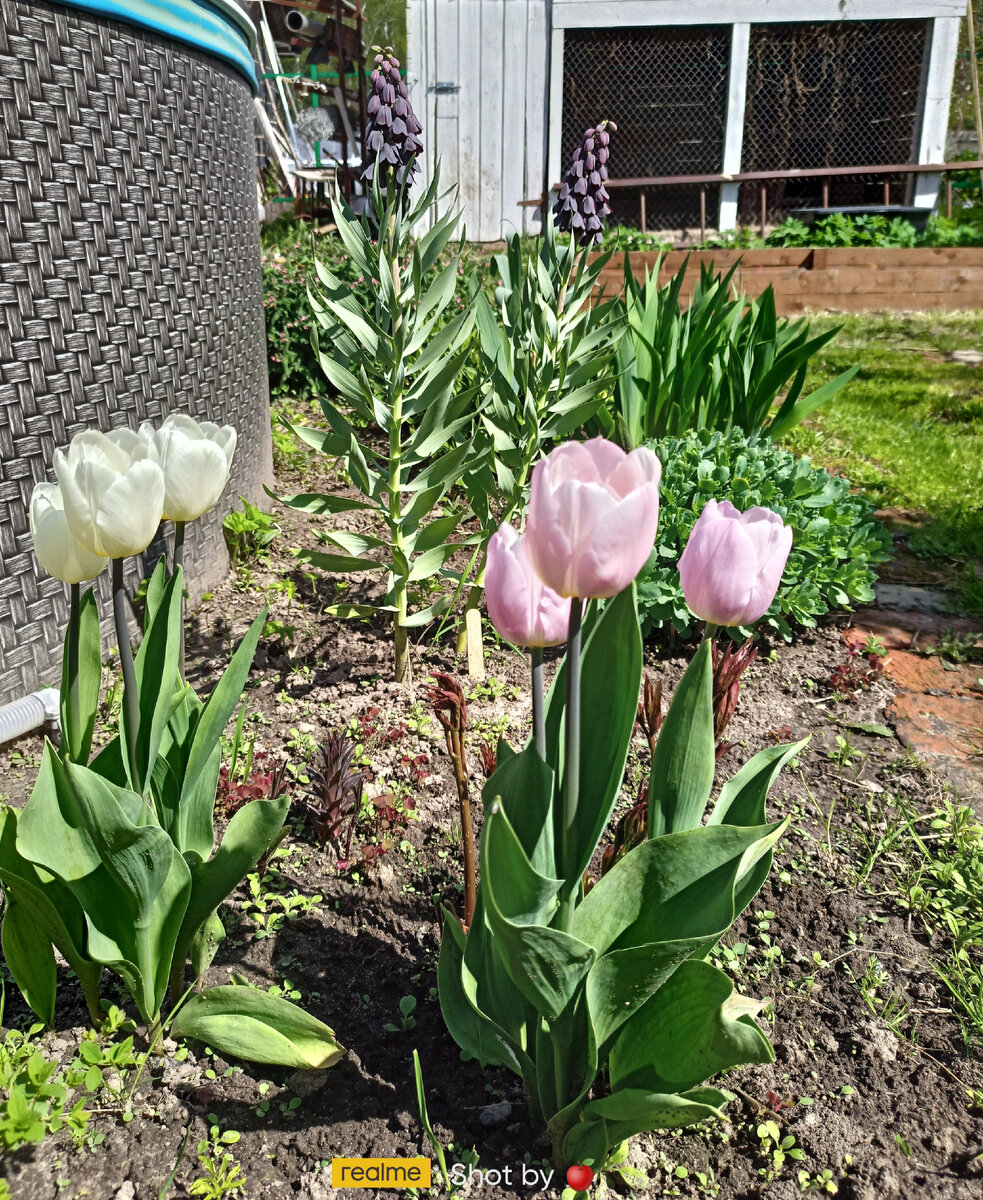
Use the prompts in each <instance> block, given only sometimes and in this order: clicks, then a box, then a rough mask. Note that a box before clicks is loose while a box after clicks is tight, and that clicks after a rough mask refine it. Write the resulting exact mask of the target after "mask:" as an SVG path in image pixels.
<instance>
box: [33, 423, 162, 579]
mask: <svg viewBox="0 0 983 1200" xmlns="http://www.w3.org/2000/svg"><path fill="white" fill-rule="evenodd" d="M149 453H150V449H149V446H148V445H147V442H146V440H145V439H144V438H143V437H141V436H140V435H139V434H137V433H134V432H133V431H132V430H130V429H121V430H116V431H114V432H113V433H112V434H104V433H97V432H96V431H94V430H88V431H86V432H85V433H80V434H79V435H78V436H77V437H75V438H73V439H72V443H71V445H70V446H69V448H68V451H67V453H66V452H65V451H63V450H56V451H55V474H56V475H57V476H58V483H59V485H60V486H61V494H62V499H63V501H64V505H65V517H66V519H67V521H68V527H69V529H70V530H71V531H72V536H73V537H74V538H75V539H76V541H78V542H79V543H81V545H82V546H84V547H85V549H86V550H88V551H90V552H91V553H93V554H99V555H101V556H102V557H103V558H125V557H127V556H128V555H130V554H141V553H142V552H143V551H144V550H146V548H147V547H148V546H149V545H150V543H151V541H152V540H153V537H154V534H155V533H156V532H157V527H158V526H159V525H160V521H161V516H162V515H163V511H164V473H163V471H161V469H160V467H159V466H158V465H157V464H156V463H155V462H153V461H152V460H151V459H150V458H149V457H148V455H149Z"/></svg>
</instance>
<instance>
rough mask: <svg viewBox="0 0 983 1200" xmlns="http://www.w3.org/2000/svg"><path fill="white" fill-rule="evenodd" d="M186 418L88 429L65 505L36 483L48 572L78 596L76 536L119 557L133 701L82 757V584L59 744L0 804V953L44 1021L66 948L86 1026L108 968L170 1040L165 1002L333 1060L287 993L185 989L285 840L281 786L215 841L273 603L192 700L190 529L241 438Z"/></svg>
mask: <svg viewBox="0 0 983 1200" xmlns="http://www.w3.org/2000/svg"><path fill="white" fill-rule="evenodd" d="M188 421H189V418H182V419H181V421H180V422H173V421H172V423H171V425H169V426H166V427H165V428H164V429H163V430H162V431H158V432H157V434H156V435H154V434H153V432H152V431H149V430H145V431H141V434H140V435H138V434H132V433H129V431H124V432H122V433H121V434H119V435H117V436H116V437H104V436H103V435H99V434H95V433H89V432H87V433H84V434H81V435H79V437H78V438H77V439H76V440H75V441H74V442H73V444H72V446H71V447H70V449H69V452H68V454H67V455H59V457H58V458H57V460H56V466H57V470H58V475H59V480H60V485H61V490H60V492H59V495H58V503H52V497H51V492H50V488H49V487H48V485H40V490H39V493H38V496H37V506H38V512H37V519H36V520H35V521H34V522H33V526H34V529H35V539H36V545H37V548H38V553H39V557H40V558H41V559H42V562H43V563H44V565H45V566H46V567H47V569H48V570H49V571H50V572H52V573H53V574H55V575H56V576H58V577H61V578H63V579H65V580H66V582H69V583H71V584H72V585H73V589H77V587H78V583H77V582H76V578H77V576H78V575H79V574H80V573H83V574H85V575H86V576H87V577H90V576H91V574H94V573H95V571H94V568H95V566H96V564H95V562H94V561H92V560H91V559H86V558H85V557H84V556H83V555H82V554H81V553H80V552H79V550H78V549H77V547H76V545H75V543H76V542H77V543H78V544H79V545H81V547H82V549H83V550H84V551H87V552H88V553H89V554H93V555H96V556H98V557H99V558H100V559H102V561H103V562H105V560H106V558H108V557H110V556H111V557H112V570H113V585H114V586H113V601H114V611H115V616H116V628H117V631H118V634H119V650H120V658H121V661H122V666H123V680H124V684H123V689H124V690H123V706H122V713H121V719H120V726H121V729H120V733H119V735H118V736H116V737H113V738H112V739H111V740H110V741H109V742H108V743H107V744H106V745H105V746H103V747H102V749H100V750H99V752H98V753H97V754H96V755H95V757H92V758H91V759H90V755H91V741H92V731H93V728H94V725H95V717H96V712H97V710H98V704H99V683H100V677H101V672H102V656H101V645H100V637H99V620H98V611H97V605H96V601H95V596H94V593H93V592H92V591H91V590H90V591H88V592H87V593H86V595H85V596H84V597H83V598H82V599H81V600H78V601H77V602H76V597H75V595H74V593H73V604H72V610H71V614H70V619H69V626H68V631H67V634H66V653H65V670H64V676H63V683H62V713H63V719H64V735H63V740H62V745H61V748H60V750H56V749H55V747H54V746H53V745H52V744H51V743H50V742H47V743H46V744H45V748H44V752H43V756H42V761H41V769H40V772H39V775H38V779H37V782H36V783H35V786H34V789H33V791H32V793H31V797H30V799H29V800H28V802H27V804H26V805H25V807H24V809H23V811H22V812H20V813H19V814H18V813H16V812H15V811H14V810H12V809H5V810H3V811H2V812H0V885H2V887H3V892H4V897H5V900H6V905H5V910H4V920H3V928H2V943H3V951H4V957H5V959H6V962H7V966H8V967H9V969H10V972H11V974H12V975H13V977H14V980H15V982H16V983H17V985H18V987H19V988H20V990H21V992H22V993H23V995H24V998H25V1000H26V1001H27V1003H28V1004H29V1005H30V1007H31V1008H32V1009H33V1010H34V1012H35V1013H37V1015H38V1016H39V1017H40V1018H41V1020H43V1021H44V1022H45V1023H50V1022H51V1020H52V1018H53V1014H54V1006H55V996H56V985H57V976H56V969H55V957H54V950H55V949H57V950H58V951H59V952H60V953H61V955H62V956H63V957H64V959H65V960H66V962H67V963H68V964H69V966H70V967H71V968H72V969H73V970H74V971H75V973H76V975H77V977H78V980H79V982H80V984H81V986H82V990H83V993H84V995H85V999H86V1003H87V1006H88V1009H89V1014H90V1016H91V1018H92V1020H93V1022H95V1023H98V1022H100V1021H101V1012H100V1005H99V986H100V980H101V977H102V973H103V970H104V969H106V968H108V969H109V970H110V971H112V972H113V973H114V974H116V975H118V976H119V977H120V979H121V980H122V981H123V983H124V985H125V986H126V988H127V990H128V991H129V993H130V995H131V996H132V998H133V1001H134V1003H135V1005H136V1007H137V1009H138V1011H139V1013H140V1016H141V1018H142V1019H143V1021H144V1022H145V1024H146V1026H147V1029H148V1034H149V1036H151V1037H156V1036H158V1035H159V1033H160V1031H161V1028H162V1021H163V1018H164V1009H165V1006H166V1005H168V1003H169V1006H170V1011H169V1013H168V1015H167V1021H168V1024H169V1026H170V1028H171V1030H172V1031H173V1032H174V1033H175V1034H182V1035H186V1036H192V1037H199V1038H203V1039H206V1040H207V1041H208V1042H209V1043H210V1044H211V1045H212V1046H214V1047H216V1048H218V1049H219V1050H221V1051H223V1052H225V1053H230V1054H235V1055H238V1056H240V1057H247V1058H253V1059H255V1060H257V1061H261V1062H270V1063H283V1064H285V1065H289V1066H295V1067H300V1066H327V1065H330V1063H331V1062H333V1061H335V1060H336V1059H337V1058H338V1057H339V1056H340V1054H341V1053H342V1051H341V1050H340V1048H339V1047H338V1045H337V1043H336V1042H335V1040H334V1037H333V1034H332V1032H331V1030H330V1029H328V1027H327V1026H326V1025H323V1024H322V1023H321V1022H320V1021H317V1020H315V1018H313V1017H310V1016H308V1015H307V1014H306V1013H304V1012H303V1011H302V1010H300V1009H298V1008H297V1007H296V1006H295V1005H292V1004H290V1003H289V1002H287V1001H285V1000H282V999H280V998H278V997H272V996H269V995H268V994H267V993H265V992H261V991H259V990H256V989H251V988H242V987H232V988H211V989H207V990H205V991H203V992H201V993H200V994H198V995H195V996H193V997H192V998H191V999H187V998H186V997H187V994H188V990H189V989H186V986H185V982H186V981H185V972H186V967H187V964H188V963H189V962H190V965H191V968H192V975H193V981H194V983H195V984H197V983H198V981H200V979H201V977H202V975H203V974H204V972H205V970H206V969H207V967H208V966H209V964H210V963H211V961H212V958H213V957H214V954H215V952H216V949H217V947H218V945H219V943H220V941H221V940H222V938H223V937H224V932H225V931H224V929H223V927H222V922H221V920H220V919H219V916H218V907H219V905H220V904H221V903H222V901H224V900H225V899H226V898H227V897H228V896H229V895H230V893H231V892H232V891H233V890H234V889H235V887H236V886H237V885H238V884H239V883H240V881H241V880H242V879H243V878H244V877H245V875H246V874H247V872H249V871H250V870H251V869H252V868H253V866H254V865H255V864H256V862H257V861H258V860H259V858H260V857H261V856H262V855H263V854H264V853H265V852H266V851H267V849H268V848H269V846H270V845H271V844H272V842H273V841H274V839H275V838H276V837H277V835H278V834H279V832H280V829H281V827H282V825H283V821H284V818H285V816H286V807H287V800H286V798H284V797H280V798H273V799H269V800H256V801H254V802H252V803H250V804H247V805H246V806H244V807H243V808H242V809H241V810H240V811H239V812H238V813H236V814H235V816H234V817H233V818H232V819H231V821H229V824H228V826H227V828H226V829H225V832H224V834H223V836H222V837H221V839H220V840H219V841H216V836H215V829H214V806H215V797H216V791H217V784H218V777H219V768H220V764H221V755H222V751H221V735H222V733H223V731H224V729H225V727H226V725H227V723H228V721H229V719H230V717H231V716H232V713H233V712H234V710H235V707H236V705H237V704H238V703H239V698H240V696H241V694H242V690H243V687H244V686H245V682H246V678H247V676H248V673H249V669H250V666H251V665H252V660H253V655H254V653H255V649H256V644H257V642H258V639H259V635H260V631H261V629H262V625H263V619H264V615H265V614H261V615H260V616H259V617H258V618H257V619H256V621H255V622H254V623H253V625H252V627H251V628H250V629H249V631H248V633H247V634H246V636H245V637H244V639H243V641H242V643H241V644H240V646H239V647H238V649H237V650H236V652H235V654H234V655H233V657H232V660H231V662H230V663H229V666H228V668H227V670H226V672H225V674H224V675H223V677H222V678H221V680H220V681H219V683H218V684H217V685H216V687H215V688H214V690H213V691H212V693H211V695H210V696H208V697H207V699H205V700H202V699H201V698H199V697H198V695H197V694H196V693H195V691H194V690H193V689H192V688H191V686H190V685H189V684H187V683H186V682H184V680H183V678H182V661H181V660H182V650H183V626H184V621H183V591H184V589H183V580H184V572H183V568H182V566H181V563H180V561H179V560H180V554H181V546H182V541H183V537H182V535H183V522H185V521H187V520H193V519H196V518H197V516H200V515H201V514H202V513H203V512H204V511H205V510H206V509H207V508H208V507H209V506H210V505H212V504H214V503H215V501H216V500H217V499H218V496H219V494H220V492H221V490H222V486H221V485H222V484H223V482H224V480H223V479H222V478H219V479H216V472H219V473H221V472H222V471H224V478H227V477H228V465H229V462H230V460H231V447H234V440H235V435H234V433H233V431H232V430H231V429H226V430H224V431H223V430H217V429H216V427H208V426H201V427H196V428H194V429H193V428H191V426H190V425H188V424H187V422H188ZM205 442H209V443H211V444H212V445H214V446H215V448H214V449H208V448H206V447H205V445H204V443H205ZM203 463H204V464H205V465H208V466H209V467H210V469H209V471H208V472H207V473H203V472H202V470H201V467H202V464H203ZM59 504H60V506H61V507H60V508H59ZM165 504H166V505H167V508H166V512H167V514H168V515H169V516H170V517H171V518H172V519H173V520H174V521H175V524H176V526H177V535H176V539H175V554H174V557H175V559H176V560H177V561H174V562H173V563H172V569H171V570H170V572H168V570H167V565H166V563H165V561H164V559H163V558H162V559H161V561H160V562H159V563H158V565H157V567H156V569H155V571H154V572H153V574H152V576H151V577H150V580H149V583H148V587H147V592H146V608H145V624H144V632H143V638H142V641H141V642H140V645H139V648H138V650H137V652H136V654H135V655H134V654H133V652H132V650H131V646H130V636H129V629H128V626H127V619H126V602H127V597H126V593H125V589H124V587H123V562H122V560H123V557H124V556H125V555H130V554H139V553H142V551H143V550H145V549H146V546H147V544H148V543H149V541H150V539H151V538H152V537H153V536H154V534H155V532H156V530H157V527H158V525H159V523H160V520H161V518H162V516H163V515H164V513H165ZM33 508H34V505H32V510H33ZM52 511H54V512H59V511H60V512H61V513H62V514H63V516H64V525H63V526H61V527H56V526H54V525H53V524H52V523H51V522H52V518H51V515H50V514H51V512H52ZM42 518H43V519H44V523H43V524H42ZM43 527H46V529H47V532H45V533H42V528H43ZM55 533H58V534H59V537H60V539H61V540H60V542H56V541H55V539H54V534H55ZM58 546H60V547H61V556H60V558H59V556H58V554H56V553H55V550H56V549H57V547H58ZM80 563H81V564H82V565H83V566H84V567H85V571H84V572H81V571H80V566H79V564H80ZM79 582H81V581H79Z"/></svg>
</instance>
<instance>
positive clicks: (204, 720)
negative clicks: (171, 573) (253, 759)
mask: <svg viewBox="0 0 983 1200" xmlns="http://www.w3.org/2000/svg"><path fill="white" fill-rule="evenodd" d="M266 611H267V610H266V609H265V608H264V609H263V611H262V612H261V613H260V614H259V616H258V617H257V618H256V620H255V621H253V623H252V625H250V627H249V628H248V629H247V630H246V633H245V635H244V636H243V639H242V641H241V642H240V643H239V645H238V647H237V649H236V652H235V654H233V656H232V659H231V660H230V662H229V665H228V666H227V667H226V669H225V673H224V674H223V676H222V678H221V679H220V680H219V681H218V683H217V684H216V685H215V688H214V690H213V691H212V694H211V695H210V696H209V697H208V700H207V702H206V703H205V706H204V708H202V710H201V714H200V716H199V717H198V720H197V723H196V724H195V727H194V737H193V740H192V743H191V750H190V753H189V754H188V766H187V770H186V771H185V774H184V779H183V782H182V784H181V804H180V812H179V814H178V821H177V825H176V828H175V831H174V834H173V837H174V842H175V845H176V846H177V848H178V849H179V850H180V851H181V852H182V853H184V852H185V851H189V850H190V851H194V852H195V853H196V854H199V855H200V856H201V857H202V858H205V857H207V856H208V855H209V854H211V852H212V846H213V845H214V833H213V828H212V813H213V809H214V806H215V792H216V788H217V786H218V775H219V770H220V768H221V760H222V748H221V739H222V734H223V733H224V732H225V727H226V725H228V723H229V721H230V719H231V717H232V714H233V713H234V712H235V710H236V707H237V705H238V704H239V700H240V698H241V697H242V692H243V688H245V686H246V680H247V679H248V678H249V672H250V670H251V669H252V665H253V659H254V658H255V657H256V647H257V645H258V644H259V638H260V634H261V633H262V631H263V623H264V621H265V619H266ZM213 907H214V906H213Z"/></svg>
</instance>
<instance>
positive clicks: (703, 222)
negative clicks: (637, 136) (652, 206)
mask: <svg viewBox="0 0 983 1200" xmlns="http://www.w3.org/2000/svg"><path fill="white" fill-rule="evenodd" d="M957 171H980V173H981V178H980V183H981V186H983V159H973V160H972V161H969V162H944V163H884V164H881V165H879V166H858V167H807V168H803V169H802V170H794V169H793V170H787V171H741V172H739V173H736V174H733V175H725V174H706V175H642V176H636V177H633V178H629V179H609V180H607V182H606V184H605V187H607V188H608V190H618V189H627V188H637V189H639V218H640V227H641V231H642V233H647V232H648V227H647V224H648V223H647V212H646V200H645V192H646V190H647V189H649V188H657V187H679V186H680V185H687V186H694V187H699V189H700V239H701V241H702V240H703V239H704V238H705V237H706V231H707V188H708V187H710V186H712V185H716V186H718V187H719V186H721V185H724V184H735V183H736V184H741V183H758V184H760V186H761V193H760V195H761V208H760V218H761V220H760V230H761V236H762V237H764V236H765V228H766V224H767V205H768V184H769V183H770V182H775V181H777V180H789V179H818V180H821V181H822V194H823V207H824V208H828V207H829V182H830V180H831V179H846V178H853V177H856V176H858V175H884V176H890V175H932V174H935V175H942V176H944V178H945V195H946V216H947V217H951V216H952V186H953V185H952V175H953V173H954V172H957ZM559 187H560V185H559V184H558V183H557V184H554V185H553V190H554V191H556V190H558V189H559ZM889 188H890V181H889V180H887V179H885V182H884V203H885V204H890V197H889ZM548 199H549V198H548V197H547V196H541V197H540V198H539V199H538V200H522V201H520V202H519V206H520V207H523V208H525V207H537V208H544V207H545V205H546V203H547V202H548ZM803 207H805V206H803ZM851 207H852V208H858V209H859V208H863V207H864V206H863V205H860V204H858V205H851Z"/></svg>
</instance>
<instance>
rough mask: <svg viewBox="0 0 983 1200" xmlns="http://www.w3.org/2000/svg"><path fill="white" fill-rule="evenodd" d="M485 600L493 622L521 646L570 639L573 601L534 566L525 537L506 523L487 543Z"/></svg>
mask: <svg viewBox="0 0 983 1200" xmlns="http://www.w3.org/2000/svg"><path fill="white" fill-rule="evenodd" d="M485 601H486V603H487V605H488V616H489V617H490V618H491V623H492V624H493V625H494V626H495V628H496V629H497V630H498V632H499V633H500V634H501V635H502V637H503V638H505V639H506V641H509V642H515V643H516V645H519V646H557V645H559V644H560V642H565V641H566V640H567V626H568V625H569V624H570V601H569V600H564V599H563V598H562V597H561V596H558V595H557V594H556V592H554V591H553V590H552V589H551V588H548V587H547V586H546V585H545V584H544V583H543V581H542V580H541V579H540V578H539V576H538V575H537V574H536V572H535V571H534V570H533V569H532V564H531V563H530V562H529V558H528V556H527V554H526V545H525V538H522V537H520V536H519V534H517V533H516V531H515V530H514V529H513V528H512V526H511V525H503V526H502V527H501V528H500V529H499V530H498V532H497V533H494V534H493V535H492V538H491V541H490V542H489V543H488V565H487V567H486V569H485Z"/></svg>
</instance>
